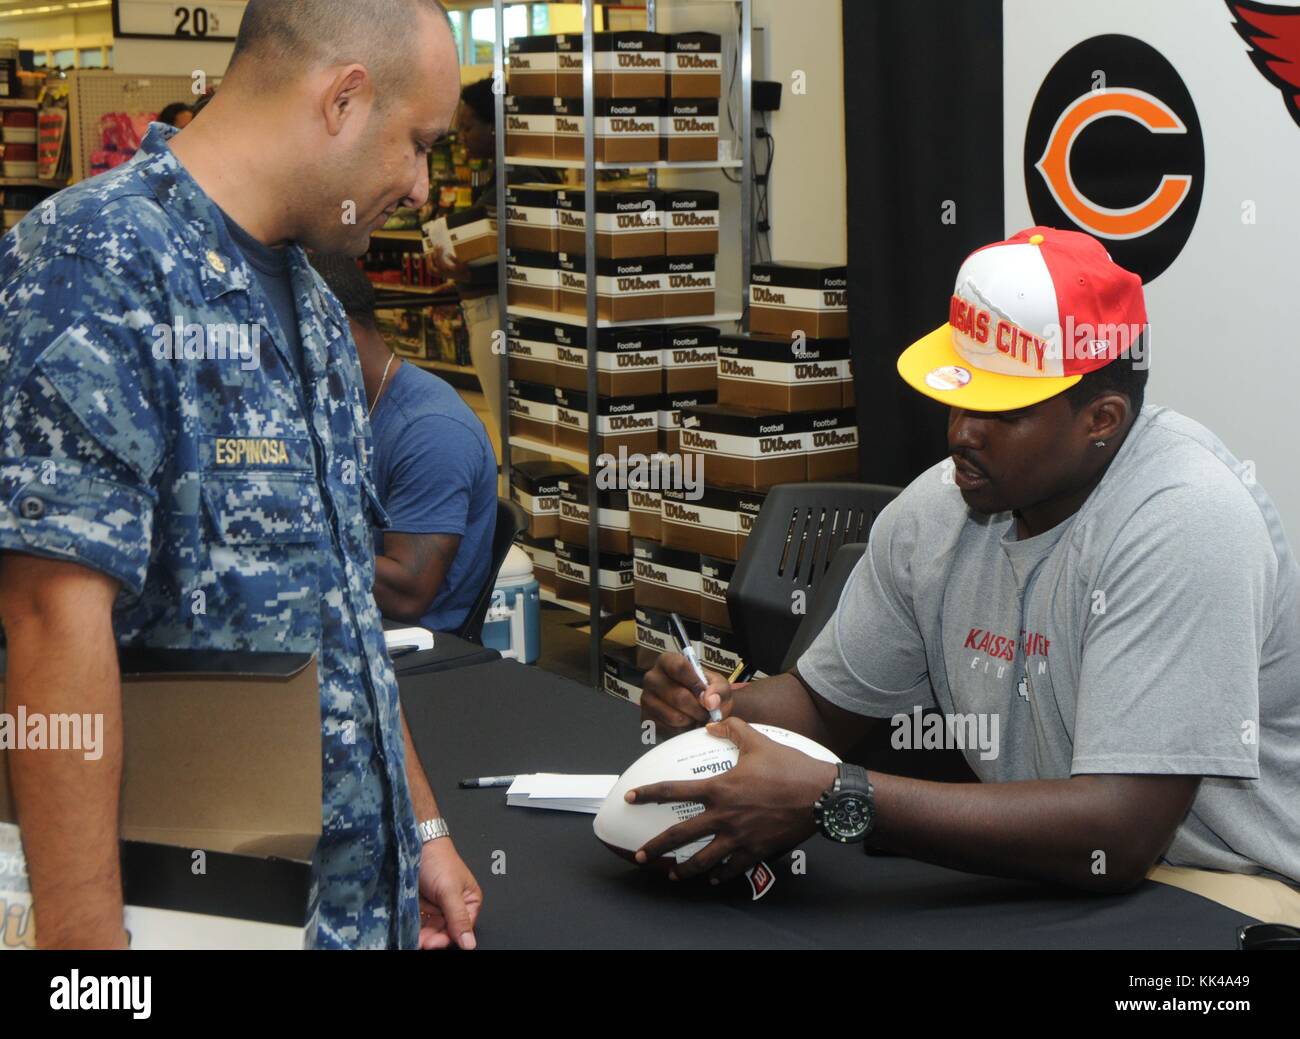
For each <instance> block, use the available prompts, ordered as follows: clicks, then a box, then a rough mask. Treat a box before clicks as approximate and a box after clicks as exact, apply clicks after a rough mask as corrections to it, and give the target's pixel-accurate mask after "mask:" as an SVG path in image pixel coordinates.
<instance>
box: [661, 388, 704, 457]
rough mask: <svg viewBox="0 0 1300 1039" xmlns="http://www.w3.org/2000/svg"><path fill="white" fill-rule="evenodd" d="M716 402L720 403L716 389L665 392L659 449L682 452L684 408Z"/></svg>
mask: <svg viewBox="0 0 1300 1039" xmlns="http://www.w3.org/2000/svg"><path fill="white" fill-rule="evenodd" d="M716 403H718V394H717V392H716V391H711V392H709V391H701V390H688V391H686V392H685V393H665V394H664V395H663V396H662V397H661V398H660V401H659V449H660V450H661V451H663V452H665V453H666V454H670V455H676V454H680V453H681V431H682V409H683V408H700V407H703V406H704V405H706V404H716ZM699 457H702V456H699Z"/></svg>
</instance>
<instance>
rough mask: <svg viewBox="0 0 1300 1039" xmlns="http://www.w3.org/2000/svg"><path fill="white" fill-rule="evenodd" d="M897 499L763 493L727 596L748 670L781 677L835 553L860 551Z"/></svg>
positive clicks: (849, 491)
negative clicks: (853, 547)
mask: <svg viewBox="0 0 1300 1039" xmlns="http://www.w3.org/2000/svg"><path fill="white" fill-rule="evenodd" d="M899 493H900V492H899V489H898V488H897V487H882V486H879V485H877V484H863V483H787V484H780V485H779V486H776V487H773V488H772V490H771V491H770V492H768V495H767V500H766V501H764V502H763V508H762V510H761V511H760V512H759V514H758V522H757V523H756V524H755V525H754V532H753V534H751V535H750V537H749V540H748V542H747V543H746V545H745V550H744V552H743V553H742V554H741V558H740V562H739V563H737V564H736V572H735V575H734V576H733V577H732V579H731V585H730V587H729V588H728V589H727V611H728V613H729V614H730V615H731V627H732V630H733V631H735V632H736V634H737V635H738V636H739V637H740V640H741V643H742V645H743V646H744V647H745V660H746V662H748V663H749V664H751V665H753V666H754V667H756V668H757V669H758V670H760V671H763V672H765V673H767V674H770V675H775V674H779V673H780V672H781V670H782V668H783V666H784V662H785V660H786V658H787V657H788V656H789V655H790V652H791V650H792V648H793V646H794V642H795V635H796V633H797V632H798V629H799V626H800V624H801V623H802V622H803V620H804V618H805V616H807V614H808V612H809V610H810V609H811V608H812V606H813V600H814V597H815V595H816V592H817V591H818V590H819V589H820V587H821V586H822V585H823V584H825V583H827V573H828V571H829V569H830V567H831V563H832V561H833V560H834V559H835V555H836V553H837V552H838V551H839V549H840V548H841V547H842V546H843V545H847V544H860V543H865V542H866V540H867V537H868V535H869V534H870V533H871V525H872V524H873V523H874V522H875V521H876V517H877V516H878V515H879V514H880V511H881V510H882V509H883V508H884V507H885V506H886V505H888V504H889V503H890V502H891V501H893V500H894V499H895V498H896V497H897V496H898V494H899ZM847 576H848V571H847V570H845V571H844V572H843V577H847ZM841 587H842V585H841ZM833 609H834V604H832V606H831V610H832V611H833ZM827 616H829V613H828V614H827ZM809 641H810V642H811V639H809Z"/></svg>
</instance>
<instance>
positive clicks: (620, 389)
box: [554, 326, 664, 397]
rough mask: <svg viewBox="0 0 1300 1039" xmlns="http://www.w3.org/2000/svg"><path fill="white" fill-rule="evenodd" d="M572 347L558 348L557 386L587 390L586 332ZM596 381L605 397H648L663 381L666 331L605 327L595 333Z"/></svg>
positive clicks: (584, 331)
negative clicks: (664, 332)
mask: <svg viewBox="0 0 1300 1039" xmlns="http://www.w3.org/2000/svg"><path fill="white" fill-rule="evenodd" d="M579 331H580V332H581V333H582V334H581V336H580V337H578V339H577V341H576V342H575V343H573V344H572V345H562V346H560V345H557V346H556V352H555V358H556V366H555V373H554V374H555V378H554V383H555V385H556V386H559V387H561V388H562V389H566V390H576V391H578V392H582V391H584V390H585V389H586V388H587V345H586V330H585V329H579ZM596 341H597V360H596V364H597V376H596V378H597V380H598V383H597V385H598V387H599V391H600V396H602V397H649V396H653V395H655V394H657V393H658V392H659V387H660V385H661V384H662V382H663V367H662V365H663V341H664V335H663V330H662V329H659V328H653V327H649V328H647V327H640V326H632V327H629V328H602V329H598V330H597V332H596Z"/></svg>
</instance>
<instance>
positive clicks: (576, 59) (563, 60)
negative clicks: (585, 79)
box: [555, 33, 583, 111]
mask: <svg viewBox="0 0 1300 1039" xmlns="http://www.w3.org/2000/svg"><path fill="white" fill-rule="evenodd" d="M582 68H583V62H582V34H581V33H577V34H571V33H561V34H560V35H559V36H556V37H555V70H556V71H555V93H556V94H557V95H559V96H560V97H576V98H579V99H580V98H581V97H582V89H583V86H582ZM579 111H581V108H580V109H579Z"/></svg>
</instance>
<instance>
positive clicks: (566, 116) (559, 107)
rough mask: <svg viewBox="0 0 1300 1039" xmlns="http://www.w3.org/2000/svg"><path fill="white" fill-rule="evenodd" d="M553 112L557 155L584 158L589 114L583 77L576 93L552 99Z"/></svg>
mask: <svg viewBox="0 0 1300 1039" xmlns="http://www.w3.org/2000/svg"><path fill="white" fill-rule="evenodd" d="M578 63H579V64H581V63H582V50H581V48H580V49H579V50H578ZM551 113H552V115H554V116H555V136H554V139H553V140H554V148H555V157H556V158H557V159H572V160H580V159H583V158H584V157H585V156H586V154H587V116H586V109H585V108H584V107H583V103H582V82H581V78H579V82H578V90H577V92H576V94H575V95H573V96H570V95H568V94H565V95H564V96H562V97H554V98H552V99H551Z"/></svg>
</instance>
